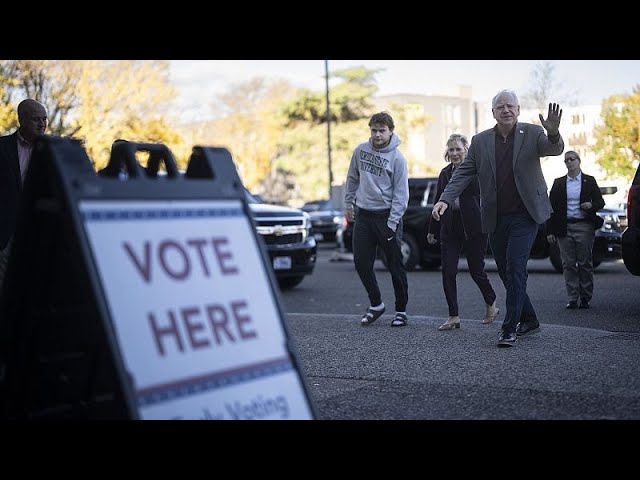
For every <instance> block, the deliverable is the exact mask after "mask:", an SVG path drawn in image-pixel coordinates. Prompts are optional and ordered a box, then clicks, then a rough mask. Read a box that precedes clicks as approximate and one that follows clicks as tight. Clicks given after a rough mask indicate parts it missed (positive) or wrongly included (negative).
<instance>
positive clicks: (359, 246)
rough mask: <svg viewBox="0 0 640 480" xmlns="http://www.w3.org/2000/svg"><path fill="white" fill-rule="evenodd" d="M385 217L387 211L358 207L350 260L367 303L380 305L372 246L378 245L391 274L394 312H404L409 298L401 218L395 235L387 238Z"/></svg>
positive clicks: (386, 217) (374, 250)
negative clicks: (366, 296) (401, 246)
mask: <svg viewBox="0 0 640 480" xmlns="http://www.w3.org/2000/svg"><path fill="white" fill-rule="evenodd" d="M388 218H389V211H388V210H387V211H383V212H371V211H367V210H364V209H359V210H358V213H357V216H356V221H355V224H354V228H353V256H354V263H355V267H356V271H357V272H358V275H359V276H360V280H361V281H362V285H364V288H365V290H366V291H367V294H368V296H369V301H370V302H371V305H372V306H376V305H380V303H382V295H381V293H380V287H379V286H378V282H377V280H376V275H375V272H374V265H375V261H376V248H377V247H380V248H381V249H382V251H383V252H384V254H385V257H386V258H387V265H388V268H389V272H390V273H391V281H392V283H393V291H394V293H395V300H396V302H395V307H396V312H406V311H407V302H408V301H409V293H408V292H409V286H408V282H407V273H406V271H405V269H404V264H403V263H402V252H401V251H400V240H401V238H402V219H401V220H400V223H399V224H398V228H397V229H396V234H395V236H394V237H393V238H392V239H391V240H389V238H388V236H389V228H388V227H387V220H388Z"/></svg>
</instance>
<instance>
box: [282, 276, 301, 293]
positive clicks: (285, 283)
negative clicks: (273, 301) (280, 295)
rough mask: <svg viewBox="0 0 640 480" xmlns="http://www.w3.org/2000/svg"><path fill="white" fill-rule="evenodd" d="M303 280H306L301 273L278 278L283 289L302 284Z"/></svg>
mask: <svg viewBox="0 0 640 480" xmlns="http://www.w3.org/2000/svg"><path fill="white" fill-rule="evenodd" d="M302 280H304V275H299V276H297V277H282V278H279V279H278V286H279V287H280V289H281V290H288V289H290V288H293V287H296V286H298V285H300V283H302Z"/></svg>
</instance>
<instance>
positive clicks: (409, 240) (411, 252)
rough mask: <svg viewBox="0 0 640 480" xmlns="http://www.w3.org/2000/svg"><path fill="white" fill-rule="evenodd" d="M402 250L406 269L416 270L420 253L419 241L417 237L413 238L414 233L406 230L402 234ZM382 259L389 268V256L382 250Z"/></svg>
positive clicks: (408, 270) (409, 270)
mask: <svg viewBox="0 0 640 480" xmlns="http://www.w3.org/2000/svg"><path fill="white" fill-rule="evenodd" d="M400 251H401V252H402V263H403V264H404V269H405V270H406V271H407V272H412V271H413V270H415V268H416V265H418V261H419V255H418V243H417V242H416V240H415V238H413V235H411V234H410V233H406V232H404V233H403V234H402V241H401V242H400ZM380 259H381V260H382V263H383V264H384V266H385V267H386V268H387V270H388V269H389V264H388V263H387V258H386V257H385V255H384V252H383V251H380Z"/></svg>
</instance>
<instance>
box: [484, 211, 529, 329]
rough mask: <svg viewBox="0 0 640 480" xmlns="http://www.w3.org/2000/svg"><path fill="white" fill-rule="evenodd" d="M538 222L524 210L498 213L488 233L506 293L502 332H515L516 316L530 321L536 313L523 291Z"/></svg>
mask: <svg viewBox="0 0 640 480" xmlns="http://www.w3.org/2000/svg"><path fill="white" fill-rule="evenodd" d="M537 232H538V224H537V223H536V222H535V221H534V220H533V219H532V218H531V216H530V215H529V214H527V213H516V214H509V215H498V218H497V222H496V229H495V231H494V232H493V233H492V234H490V235H489V244H490V245H491V252H492V253H493V258H494V259H495V261H496V266H497V267H498V274H499V275H500V278H501V279H502V283H503V284H504V287H505V289H506V292H507V298H506V306H507V314H506V315H505V318H504V321H503V322H502V328H503V330H504V331H505V332H506V333H513V332H515V331H516V326H517V325H518V322H519V321H520V319H521V318H522V319H526V320H534V319H536V312H535V309H534V308H533V305H532V304H531V300H530V299H529V295H528V294H527V278H528V277H529V274H528V272H527V262H528V260H529V254H530V252H531V247H532V245H533V241H534V240H535V238H536V234H537Z"/></svg>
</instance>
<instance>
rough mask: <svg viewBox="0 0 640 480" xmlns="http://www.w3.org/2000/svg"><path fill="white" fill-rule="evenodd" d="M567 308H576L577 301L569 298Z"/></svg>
mask: <svg viewBox="0 0 640 480" xmlns="http://www.w3.org/2000/svg"><path fill="white" fill-rule="evenodd" d="M567 308H568V309H570V310H573V309H574V308H578V302H576V301H575V300H569V303H567Z"/></svg>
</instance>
